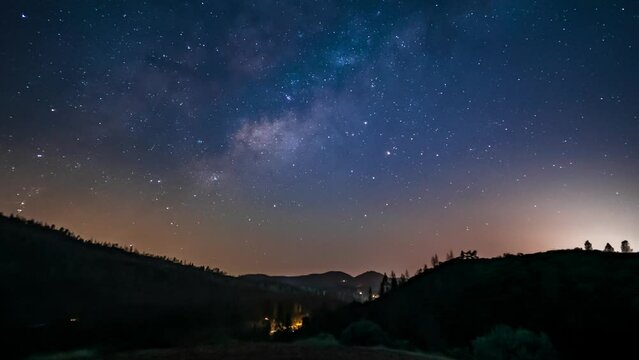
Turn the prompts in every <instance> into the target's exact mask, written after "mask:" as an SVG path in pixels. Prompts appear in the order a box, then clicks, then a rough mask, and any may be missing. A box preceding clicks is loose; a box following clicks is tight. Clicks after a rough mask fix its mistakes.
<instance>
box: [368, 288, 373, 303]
mask: <svg viewBox="0 0 639 360" xmlns="http://www.w3.org/2000/svg"><path fill="white" fill-rule="evenodd" d="M368 301H373V289H371V287H370V286H369V287H368Z"/></svg>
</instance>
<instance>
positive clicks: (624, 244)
mask: <svg viewBox="0 0 639 360" xmlns="http://www.w3.org/2000/svg"><path fill="white" fill-rule="evenodd" d="M621 252H622V253H631V252H632V249H631V248H630V243H628V240H624V241H622V242H621Z"/></svg>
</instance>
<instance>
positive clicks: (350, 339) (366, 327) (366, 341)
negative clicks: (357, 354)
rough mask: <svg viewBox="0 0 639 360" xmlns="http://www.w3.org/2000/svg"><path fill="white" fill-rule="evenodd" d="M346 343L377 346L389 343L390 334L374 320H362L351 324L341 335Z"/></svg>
mask: <svg viewBox="0 0 639 360" xmlns="http://www.w3.org/2000/svg"><path fill="white" fill-rule="evenodd" d="M340 342H341V343H342V344H344V345H357V346H376V345H386V344H388V343H389V338H388V335H386V333H385V332H384V330H382V328H381V327H380V326H379V325H377V324H375V323H374V322H372V321H368V320H360V321H356V322H354V323H352V324H350V325H349V326H348V327H347V328H346V329H344V331H342V334H341V335H340Z"/></svg>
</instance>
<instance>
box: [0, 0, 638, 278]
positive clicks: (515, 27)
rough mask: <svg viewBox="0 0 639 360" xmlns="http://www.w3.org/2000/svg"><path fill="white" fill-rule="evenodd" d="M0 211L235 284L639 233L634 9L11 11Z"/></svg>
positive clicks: (96, 5) (161, 5) (226, 4)
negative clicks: (248, 276)
mask: <svg viewBox="0 0 639 360" xmlns="http://www.w3.org/2000/svg"><path fill="white" fill-rule="evenodd" d="M0 6H1V7H2V15H1V18H0V21H1V23H0V30H2V31H0V39H1V40H0V41H1V42H2V47H1V48H0V52H1V54H0V62H1V67H0V68H1V70H0V71H1V72H2V79H3V80H2V82H0V93H1V94H2V96H1V97H0V119H1V120H0V169H1V170H0V185H1V186H0V211H3V212H5V213H20V214H21V215H23V216H26V217H34V218H37V219H41V220H44V221H48V222H54V223H56V224H60V225H63V226H66V227H69V228H71V229H75V230H76V231H77V232H78V233H80V234H81V235H83V236H84V237H94V238H96V239H97V240H101V241H111V242H119V243H122V244H129V243H132V244H135V245H136V246H137V247H138V248H140V249H142V250H145V251H149V252H154V253H160V254H168V255H171V256H178V257H181V258H185V259H187V260H188V261H194V262H197V263H202V264H209V265H215V266H220V267H221V268H223V269H225V270H228V271H230V272H232V273H242V272H256V271H259V272H271V273H301V272H309V271H322V270H329V269H344V270H347V271H351V272H358V271H363V270H367V269H369V268H375V269H379V270H390V269H391V268H393V269H396V270H403V269H404V268H409V269H413V268H416V267H419V266H420V265H421V264H422V263H423V262H425V260H426V259H428V258H430V255H432V254H433V253H436V252H439V253H440V255H441V254H442V253H443V252H445V251H448V250H449V249H452V250H454V251H455V252H458V251H459V250H461V249H471V248H472V249H477V250H479V253H480V254H483V255H485V256H493V255H498V254H501V253H503V252H506V251H509V252H519V251H522V252H527V251H538V250H544V249H548V248H557V247H574V246H579V245H581V244H582V243H583V241H585V240H586V239H590V240H591V242H593V244H594V245H595V247H597V246H599V247H602V246H603V244H605V242H613V243H617V242H619V241H621V240H623V239H628V240H631V241H632V240H633V239H637V237H638V236H639V225H638V224H637V223H636V221H635V219H636V218H637V216H638V215H639V186H637V185H638V184H639V161H638V158H637V157H638V155H639V143H638V141H639V119H638V114H639V101H637V99H639V86H637V84H638V83H639V65H637V64H639V56H638V55H639V52H638V47H639V44H638V43H637V40H636V39H637V38H639V5H638V4H637V2H636V1H455V2H451V1H442V2H434V1H432V2H431V1H414V2H413V1H402V2H399V1H387V2H372V1H361V2H358V1H352V2H351V1H349V2H346V1H337V2H332V1H317V2H311V1H279V2H273V1H255V2H242V1H215V2H190V1H185V2H180V3H177V2H174V1H149V2H142V1H135V2H134V1H128V2H124V1H113V2H107V1H56V2H40V1H9V2H3V4H2V5H0Z"/></svg>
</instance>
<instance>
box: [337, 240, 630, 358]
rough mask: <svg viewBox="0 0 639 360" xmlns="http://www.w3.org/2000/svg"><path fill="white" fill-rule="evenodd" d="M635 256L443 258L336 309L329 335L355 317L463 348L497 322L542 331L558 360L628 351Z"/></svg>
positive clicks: (423, 342)
mask: <svg viewBox="0 0 639 360" xmlns="http://www.w3.org/2000/svg"><path fill="white" fill-rule="evenodd" d="M638 276H639V254H620V253H603V252H598V251H578V250H571V251H552V252H546V253H539V254H532V255H525V256H508V257H504V258H495V259H480V260H461V259H455V260H451V261H448V262H446V263H444V264H442V265H440V266H439V267H437V268H435V269H431V270H429V271H427V272H425V273H424V274H422V275H419V276H416V277H414V278H412V279H411V280H410V281H408V282H407V283H406V284H405V285H403V286H401V287H400V288H398V289H397V290H395V291H394V292H391V293H389V294H387V295H385V296H383V297H382V298H380V299H379V300H376V301H373V302H370V303H366V304H361V305H359V304H355V305H352V306H350V307H347V308H345V309H342V310H340V311H339V312H337V313H336V314H334V316H333V317H331V319H330V320H329V321H328V322H327V325H326V327H327V328H331V327H332V329H333V330H334V331H339V329H342V328H344V327H345V326H346V325H347V324H348V323H350V322H352V321H354V320H355V319H359V318H368V319H370V320H373V321H375V322H377V323H379V324H380V325H381V326H382V327H383V328H384V329H385V330H386V331H387V332H389V333H390V334H391V336H393V337H396V338H402V339H407V340H410V341H411V342H412V343H413V344H416V345H418V346H420V347H421V348H423V349H427V350H446V349H451V348H454V347H467V346H469V345H470V343H471V341H472V340H473V339H474V338H476V337H478V336H480V335H484V334H486V333H488V332H489V331H490V330H491V328H493V327H494V326H496V325H499V324H506V325H510V326H513V327H523V328H527V329H530V330H534V331H543V332H545V333H547V334H548V335H549V336H550V339H551V341H552V342H553V344H554V345H555V347H556V349H557V350H558V352H559V353H560V354H561V355H562V358H572V359H578V358H582V359H587V358H593V356H595V355H604V354H605V357H603V358H612V357H610V356H611V355H612V354H615V353H620V352H621V351H631V350H633V349H632V347H633V344H634V341H635V337H636V334H637V331H636V326H637V324H638V320H639V278H638Z"/></svg>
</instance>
